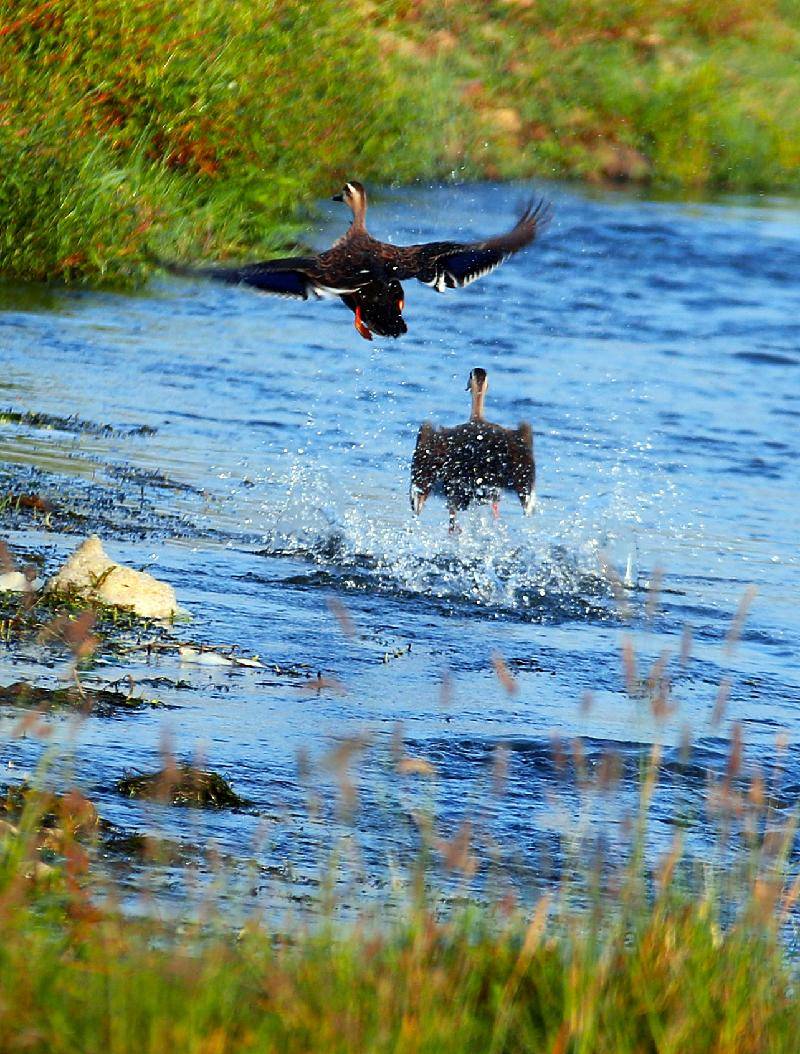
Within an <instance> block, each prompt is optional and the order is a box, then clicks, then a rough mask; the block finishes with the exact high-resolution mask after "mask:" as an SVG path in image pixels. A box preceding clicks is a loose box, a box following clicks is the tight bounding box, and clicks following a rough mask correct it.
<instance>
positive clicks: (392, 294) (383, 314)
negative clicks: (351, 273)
mask: <svg viewBox="0 0 800 1054" xmlns="http://www.w3.org/2000/svg"><path fill="white" fill-rule="evenodd" d="M342 299H343V300H344V302H345V303H346V304H347V306H348V307H349V308H350V310H351V311H352V312H353V313H354V314H355V316H356V329H357V330H358V332H359V333H360V334H361V336H362V337H365V338H366V339H367V340H371V339H372V334H373V333H377V334H378V336H381V337H402V335H403V334H404V333H406V332H408V326H407V325H406V320H405V319H404V318H403V305H404V304H405V299H404V296H403V287H402V286H401V285H400V283H399V282H398V281H397V280H396V279H392V280H391V281H388V282H370V283H369V284H368V285H365V286H362V287H361V289H359V290H357V291H356V292H355V293H350V294H348V295H347V296H345V297H342Z"/></svg>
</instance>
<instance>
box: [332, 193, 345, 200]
mask: <svg viewBox="0 0 800 1054" xmlns="http://www.w3.org/2000/svg"><path fill="white" fill-rule="evenodd" d="M331 201H344V194H334V195H333V197H332V198H331Z"/></svg>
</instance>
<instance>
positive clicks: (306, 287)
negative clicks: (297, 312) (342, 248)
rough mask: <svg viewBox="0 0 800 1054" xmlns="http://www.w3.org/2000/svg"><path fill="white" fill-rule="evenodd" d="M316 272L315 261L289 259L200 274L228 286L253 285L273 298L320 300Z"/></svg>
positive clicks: (222, 268) (298, 258)
mask: <svg viewBox="0 0 800 1054" xmlns="http://www.w3.org/2000/svg"><path fill="white" fill-rule="evenodd" d="M313 269H314V260H313V258H311V257H303V256H287V257H285V258H284V259H281V260H265V261H263V262H262V263H253V264H245V265H244V266H243V267H207V268H204V269H203V270H202V271H200V272H199V273H200V274H202V275H205V277H206V278H213V279H215V280H216V281H217V282H226V283H227V284H228V285H249V286H252V287H253V289H259V290H260V291H261V292H262V293H271V294H272V295H273V296H283V297H289V298H291V299H292V300H308V298H309V296H319V294H318V293H317V292H316V286H315V282H314V277H313ZM195 273H198V272H195Z"/></svg>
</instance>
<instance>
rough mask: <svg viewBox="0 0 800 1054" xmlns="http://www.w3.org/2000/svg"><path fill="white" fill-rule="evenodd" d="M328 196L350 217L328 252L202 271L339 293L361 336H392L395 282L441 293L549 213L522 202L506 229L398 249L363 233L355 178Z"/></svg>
mask: <svg viewBox="0 0 800 1054" xmlns="http://www.w3.org/2000/svg"><path fill="white" fill-rule="evenodd" d="M335 200H337V201H344V202H346V203H347V204H348V205H349V206H350V208H351V209H352V211H353V221H352V223H351V225H350V228H349V230H348V231H347V232H346V234H344V235H343V236H342V237H341V238H339V239H338V240H337V241H336V242H334V244H333V245H332V246H331V247H330V249H326V250H325V251H324V252H321V253H319V254H318V255H317V256H291V257H285V258H283V259H278V260H265V261H262V262H261V263H254V264H246V265H245V266H243V267H211V268H207V269H205V270H204V271H202V272H201V273H203V274H205V275H207V276H208V277H210V278H215V279H217V280H219V281H223V282H228V283H232V284H239V283H241V284H244V285H249V286H253V287H254V288H256V289H260V290H261V291H262V292H265V293H272V294H273V295H275V296H283V297H291V298H293V299H299V300H307V299H308V298H309V297H310V296H318V297H320V296H338V297H340V298H341V300H342V301H343V302H344V303H345V304H346V305H347V306H348V307H349V308H350V310H351V311H352V312H353V314H354V315H355V326H356V329H357V330H358V331H359V333H361V335H362V336H363V337H365V338H366V339H367V340H370V339H371V335H372V332H374V333H378V334H379V335H381V336H386V337H399V336H401V335H402V334H403V333H405V332H406V331H407V328H408V327H407V326H406V323H405V320H404V319H403V315H402V312H403V306H404V301H405V298H404V294H403V288H402V286H401V285H400V283H401V282H402V281H405V280H406V279H409V278H417V279H418V280H419V281H420V282H423V283H424V284H425V285H428V286H431V287H432V288H434V289H436V290H437V292H440V293H441V292H444V291H445V289H453V288H456V287H458V286H465V285H469V284H470V282H474V281H475V280H476V279H477V278H480V277H481V276H482V275H484V274H488V273H489V271H493V270H494V269H495V268H496V267H499V266H500V264H501V263H503V261H504V260H506V259H508V257H509V256H511V255H513V254H514V253H516V252H519V250H520V249H523V248H524V247H525V246H526V245H529V244H530V242H532V241H533V239H534V238H535V236H536V233H537V231H538V230H539V229H540V228H541V226H542V224H543V222H544V221H545V220H546V219H547V218H548V215H549V208H548V206H547V205H546V203H545V202H543V201H540V202H539V204H538V205H536V207H533V205H529V206H528V207H527V208H526V209H525V211H524V212H523V214H522V215H521V216H520V218H519V220H518V221H517V223H516V224H515V226H514V227H513V228H512V229H511V230H510V231H507V232H506V233H505V234H501V235H499V236H497V237H494V238H488V239H486V240H484V241H479V242H444V241H443V242H428V243H424V244H420V245H407V246H401V245H391V244H390V243H389V242H382V241H378V239H377V238H373V237H372V235H371V234H370V233H369V232H368V231H367V228H366V222H365V216H366V211H367V194H366V191H365V190H364V187H363V186H362V185H361V184H360V183H358V182H355V181H353V182H350V183H347V184H346V185H345V187H344V189H343V191H342V193H341V194H339V195H336V198H335ZM173 270H176V269H175V268H173ZM194 273H197V272H194Z"/></svg>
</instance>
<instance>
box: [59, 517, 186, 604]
mask: <svg viewBox="0 0 800 1054" xmlns="http://www.w3.org/2000/svg"><path fill="white" fill-rule="evenodd" d="M68 588H72V589H74V590H76V591H77V592H78V593H79V594H80V595H81V596H83V597H86V599H87V600H98V601H100V602H101V603H103V604H111V605H113V606H115V607H120V608H126V609H127V610H129V611H134V612H135V613H136V614H137V615H142V616H143V617H145V618H169V617H170V616H172V615H176V614H178V612H179V610H180V609H179V608H178V601H177V599H176V597H175V590H174V589H173V588H172V586H171V585H168V584H167V583H166V582H159V581H158V579H157V578H153V576H152V575H149V574H147V572H146V571H134V570H133V569H132V568H130V567H123V566H122V565H121V564H118V563H115V562H114V561H113V560H111V559H110V558H109V557H108V556H107V555H106V553H105V551H104V550H103V544H102V542H101V541H100V539H99V538H98V537H97V535H94V534H93V535H92V537H91V538H87V539H86V541H85V542H84V543H83V544H82V545H80V546H79V547H78V548H77V549H76V550H75V552H74V553H73V554H72V556H71V557H70V558H69V560H67V562H66V563H65V564H64V566H63V567H62V568H61V570H60V571H59V572H58V574H57V575H55V577H53V578H51V579H50V581H49V582H48V583H47V589H48V590H57V589H61V590H65V589H68Z"/></svg>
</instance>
